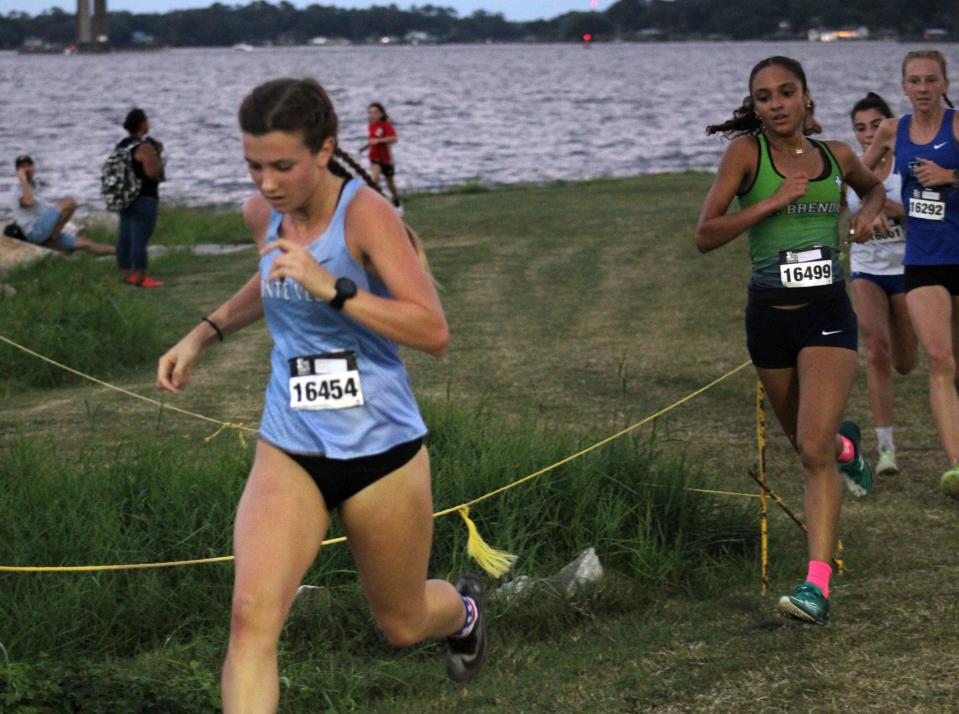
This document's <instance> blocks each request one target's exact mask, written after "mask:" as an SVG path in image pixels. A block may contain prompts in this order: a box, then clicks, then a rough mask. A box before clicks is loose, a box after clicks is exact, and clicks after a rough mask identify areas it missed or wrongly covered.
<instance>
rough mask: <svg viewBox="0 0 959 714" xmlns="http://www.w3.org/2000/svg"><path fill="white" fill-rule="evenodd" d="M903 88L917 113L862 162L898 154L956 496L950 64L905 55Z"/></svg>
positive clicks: (957, 168)
mask: <svg viewBox="0 0 959 714" xmlns="http://www.w3.org/2000/svg"><path fill="white" fill-rule="evenodd" d="M902 88H903V92H905V94H906V96H907V97H908V98H909V101H910V102H911V104H912V109H913V112H912V114H911V115H910V114H907V115H905V116H903V117H902V118H900V119H887V120H886V121H884V122H883V123H882V124H881V125H880V126H879V131H878V132H877V133H876V138H875V140H874V141H873V143H872V146H871V147H870V148H869V151H868V152H866V155H865V157H863V161H864V162H865V163H866V165H867V166H869V167H875V166H877V165H878V163H879V161H880V160H881V159H882V158H883V157H884V156H886V155H887V154H888V153H890V152H892V153H893V154H894V156H895V162H896V170H897V171H898V172H900V175H901V176H902V203H903V206H904V207H905V209H906V257H905V259H904V261H903V264H904V265H905V266H906V267H905V282H906V305H907V306H908V308H909V316H910V318H911V320H912V323H913V326H914V327H915V329H916V335H917V336H918V338H919V342H920V344H922V348H923V350H924V351H925V353H926V357H927V360H928V363H929V401H930V403H931V405H932V414H933V419H934V420H935V422H936V430H937V431H938V432H939V440H940V442H941V443H942V447H943V449H944V450H945V452H946V457H947V458H948V460H949V469H948V470H947V471H946V472H945V473H944V474H943V475H942V486H943V490H945V491H946V492H947V493H951V494H952V495H957V494H959V398H957V396H956V385H955V379H956V353H957V348H956V340H957V337H959V335H957V334H956V331H955V330H953V327H952V325H953V321H954V320H955V319H956V318H957V317H959V114H957V113H956V111H955V110H954V109H953V108H952V102H950V101H949V98H948V97H947V96H946V92H947V91H948V89H949V80H948V78H947V76H946V60H945V58H944V57H943V56H942V54H941V53H939V52H937V51H936V50H918V51H914V52H909V53H908V54H906V56H905V58H904V59H903V62H902ZM943 101H945V103H946V104H948V105H949V106H948V108H947V107H946V106H944V105H943ZM954 489H955V490H954Z"/></svg>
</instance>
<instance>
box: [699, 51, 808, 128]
mask: <svg viewBox="0 0 959 714" xmlns="http://www.w3.org/2000/svg"><path fill="white" fill-rule="evenodd" d="M772 66H777V67H782V68H783V69H785V70H786V71H788V72H790V73H792V74H794V75H795V76H796V79H798V80H799V83H800V84H801V85H802V91H803V94H806V95H808V94H809V87H808V85H807V84H806V73H805V72H804V71H803V68H802V65H801V64H799V62H797V61H796V60H794V59H792V58H791V57H783V56H781V55H775V56H773V57H767V58H766V59H764V60H760V61H759V62H758V63H756V66H755V67H753V69H752V71H751V72H750V73H749V94H748V95H746V97H745V98H744V99H743V103H742V104H741V105H740V106H739V108H738V109H736V110H735V111H734V112H733V116H732V118H731V119H727V120H726V121H724V122H723V123H722V124H710V125H709V126H707V127H706V133H707V134H722V135H723V136H725V137H726V138H727V139H732V138H734V137H737V136H743V135H747V136H756V135H757V134H761V133H762V131H763V129H764V127H763V122H762V120H761V119H760V118H759V115H758V114H756V107H755V105H754V103H753V95H752V92H753V80H754V79H755V78H756V75H757V74H759V72H760V71H761V70H764V69H766V67H772ZM815 113H816V104H815V102H813V100H812V99H811V98H810V100H809V104H808V105H807V106H806V119H805V122H804V123H803V135H804V136H809V135H810V134H818V133H820V132H821V131H822V127H821V126H819V122H817V121H816V119H815V116H814V115H815Z"/></svg>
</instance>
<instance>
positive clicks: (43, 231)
mask: <svg viewBox="0 0 959 714" xmlns="http://www.w3.org/2000/svg"><path fill="white" fill-rule="evenodd" d="M14 168H16V170H17V187H16V189H15V195H14V200H13V206H12V208H13V220H14V223H13V224H12V226H8V230H5V231H4V233H5V235H11V236H16V237H22V239H23V240H26V241H29V242H30V243H34V244H35V245H42V246H43V247H44V248H50V249H53V250H60V251H66V252H73V251H74V250H87V251H90V252H91V253H96V254H99V255H109V254H112V253H113V252H114V248H113V246H112V245H106V244H105V243H95V242H93V241H92V240H89V239H87V238H83V237H82V236H79V235H76V234H75V232H74V231H69V230H64V229H65V228H67V227H68V221H69V220H70V218H71V217H72V216H73V213H74V211H76V210H77V202H76V201H75V200H74V199H73V198H72V197H70V196H66V197H64V198H61V199H60V200H59V201H58V202H56V203H54V202H52V201H50V200H48V199H47V198H46V197H45V195H44V194H45V186H44V185H43V184H42V183H41V182H40V180H39V179H37V167H36V164H34V163H33V159H32V158H30V157H29V156H27V155H26V154H22V155H21V156H18V157H17V158H16V160H15V161H14ZM18 229H19V230H18Z"/></svg>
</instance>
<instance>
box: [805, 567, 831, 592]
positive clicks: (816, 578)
mask: <svg viewBox="0 0 959 714" xmlns="http://www.w3.org/2000/svg"><path fill="white" fill-rule="evenodd" d="M830 575H832V566H831V565H830V564H829V563H824V562H822V561H821V560H810V561H809V570H808V571H807V572H806V580H807V581H808V582H810V583H812V584H813V585H816V586H818V587H819V589H820V590H822V596H823V597H824V598H827V599H828V598H829V576H830Z"/></svg>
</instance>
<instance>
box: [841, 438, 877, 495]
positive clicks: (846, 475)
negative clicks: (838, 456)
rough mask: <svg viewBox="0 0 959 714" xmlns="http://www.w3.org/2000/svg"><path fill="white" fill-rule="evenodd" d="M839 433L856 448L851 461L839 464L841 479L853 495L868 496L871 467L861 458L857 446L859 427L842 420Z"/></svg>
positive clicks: (870, 490) (860, 452) (860, 450)
mask: <svg viewBox="0 0 959 714" xmlns="http://www.w3.org/2000/svg"><path fill="white" fill-rule="evenodd" d="M839 433H840V434H842V435H843V436H845V437H846V438H847V439H849V440H850V441H851V442H852V444H853V446H854V447H855V449H856V455H855V456H854V457H853V459H852V461H848V462H846V463H844V464H842V463H841V464H839V473H841V474H842V480H843V481H845V482H846V487H847V488H848V489H849V490H850V491H851V492H852V495H853V496H856V497H861V496H868V495H869V494H870V493H872V469H870V468H869V464H868V463H866V459H864V458H863V455H862V449H861V448H860V446H859V440H860V436H859V427H858V426H856V425H855V424H854V423H853V422H851V421H844V422H843V423H842V424H840V425H839Z"/></svg>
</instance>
